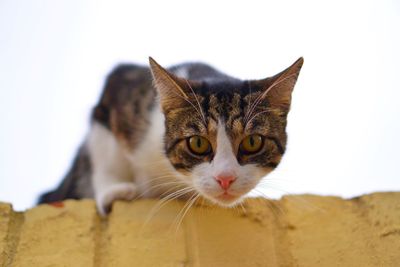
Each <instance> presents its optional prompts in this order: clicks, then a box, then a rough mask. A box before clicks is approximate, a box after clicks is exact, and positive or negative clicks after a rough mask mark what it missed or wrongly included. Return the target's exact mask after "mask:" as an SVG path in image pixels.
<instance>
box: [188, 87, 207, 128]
mask: <svg viewBox="0 0 400 267" xmlns="http://www.w3.org/2000/svg"><path fill="white" fill-rule="evenodd" d="M185 82H186V83H187V85H188V86H189V88H190V90H191V91H192V93H193V95H194V98H195V99H196V102H197V105H198V106H199V111H200V113H201V117H202V118H203V123H204V127H206V128H207V123H206V117H205V116H204V112H203V109H202V108H201V105H200V101H199V99H198V98H197V95H196V94H195V92H194V90H193V88H192V86H191V85H190V83H189V82H188V80H186V79H185Z"/></svg>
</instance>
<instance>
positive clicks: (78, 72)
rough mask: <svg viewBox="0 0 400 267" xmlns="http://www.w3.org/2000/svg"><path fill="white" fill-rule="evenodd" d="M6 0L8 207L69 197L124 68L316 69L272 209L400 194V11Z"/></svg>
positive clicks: (2, 183)
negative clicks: (80, 153)
mask: <svg viewBox="0 0 400 267" xmlns="http://www.w3.org/2000/svg"><path fill="white" fill-rule="evenodd" d="M245 3H246V4H244V2H243V1H237V2H235V1H229V2H228V1H212V0H203V1H196V2H194V1H171V0H170V1H141V2H139V1H78V0H74V1H51V0H48V1H13V0H2V1H0V122H1V131H0V201H7V202H11V203H12V204H13V205H14V208H16V209H17V210H22V209H25V208H29V207H31V206H32V205H34V203H35V201H36V198H37V196H38V195H39V194H40V193H41V192H43V191H46V190H49V189H51V188H53V187H55V186H56V185H57V184H58V183H59V182H60V181H61V179H62V177H63V175H64V174H65V172H66V171H67V169H68V168H69V165H70V163H71V160H72V159H73V157H74V155H75V152H76V149H77V148H78V146H79V145H80V143H81V142H82V141H83V139H84V137H85V134H86V133H87V131H88V119H89V114H90V110H91V107H92V106H93V105H94V104H95V103H96V101H97V99H98V97H99V94H100V92H101V88H102V86H103V82H104V78H105V76H106V75H107V73H108V72H109V71H110V70H111V68H113V66H115V65H116V64H117V63H119V62H136V63H142V64H147V59H148V56H152V57H154V58H155V59H156V60H157V61H158V62H159V63H160V64H162V65H164V66H168V65H171V64H175V63H179V62H182V61H204V62H207V63H209V64H212V65H213V66H215V67H217V68H219V69H221V70H222V71H224V72H227V73H229V74H231V75H233V76H236V77H238V78H243V79H245V78H264V77H267V76H271V75H273V74H275V73H277V72H279V71H281V70H283V69H284V68H286V67H288V66H289V65H290V64H292V63H293V62H294V61H295V60H296V59H297V58H298V57H300V56H303V57H304V58H305V65H304V67H303V70H302V73H301V75H300V78H299V80H298V83H297V86H296V88H295V91H294V95H293V104H292V110H291V112H290V114H289V125H288V133H289V146H288V150H287V153H286V155H285V157H284V160H283V161H282V164H281V165H280V166H279V168H278V169H277V170H276V171H275V172H274V173H273V174H271V175H269V176H268V177H267V178H266V179H267V181H268V179H269V181H268V182H266V184H265V185H263V186H262V188H260V190H262V192H263V193H264V194H265V195H267V196H269V197H274V198H275V197H279V196H281V195H282V194H286V193H305V192H307V193H317V194H322V195H328V194H329V195H338V196H343V197H352V196H356V195H359V194H364V193H369V192H372V191H394V190H397V191H398V190H400V170H399V165H400V160H399V159H400V155H399V153H400V118H399V116H400V104H399V99H400V93H399V89H400V88H399V82H398V76H399V74H400V73H399V62H400V52H399V50H400V49H399V47H400V30H399V26H400V4H399V2H398V1H395V0H393V1H389V0H382V1H365V0H364V1H344V0H339V1H287V0H285V1H251V0H249V1H246V2H245Z"/></svg>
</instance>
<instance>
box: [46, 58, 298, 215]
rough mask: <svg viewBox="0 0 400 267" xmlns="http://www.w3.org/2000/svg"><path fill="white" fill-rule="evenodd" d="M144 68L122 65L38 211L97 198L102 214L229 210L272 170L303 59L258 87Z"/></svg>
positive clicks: (210, 72) (192, 70)
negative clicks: (165, 203)
mask: <svg viewBox="0 0 400 267" xmlns="http://www.w3.org/2000/svg"><path fill="white" fill-rule="evenodd" d="M150 63H151V71H152V72H151V71H150V69H149V68H146V67H142V66H137V65H121V66H119V67H117V68H116V69H115V70H114V71H113V72H112V73H111V74H110V75H109V77H108V79H107V83H106V86H105V89H104V91H103V94H102V96H101V98H100V101H99V103H98V104H97V105H96V107H95V108H94V109H93V113H92V121H91V128H90V132H89V133H88V135H87V137H86V139H85V141H84V143H83V144H82V146H81V148H80V149H79V152H78V154H77V156H76V159H75V161H74V163H73V164H72V167H71V169H70V171H69V172H68V174H67V176H66V177H65V178H64V180H63V182H62V184H61V185H60V186H59V187H58V188H57V189H56V190H55V191H53V192H49V193H47V194H44V195H43V196H42V197H41V199H40V202H41V203H45V202H54V201H60V200H63V199H66V198H95V199H96V203H97V205H98V208H99V210H100V212H101V213H103V214H104V213H106V212H107V211H108V210H109V209H110V206H111V204H112V202H113V201H114V200H116V199H126V200H130V199H133V198H134V197H159V196H161V195H164V196H166V195H169V194H170V195H171V197H178V196H187V197H190V198H192V199H194V198H195V197H197V196H198V195H203V196H205V197H206V198H208V199H210V200H212V201H214V202H217V203H219V204H221V205H224V206H230V205H234V204H235V203H237V202H238V201H240V199H241V198H242V196H243V195H244V194H245V193H247V192H249V191H250V190H251V189H253V188H254V187H255V186H256V184H257V183H258V181H259V180H260V179H261V178H262V177H263V176H265V175H266V174H267V173H269V172H270V171H271V170H272V169H274V168H275V167H276V166H277V164H278V163H279V161H280V159H281V156H282V155H283V153H284V150H285V146H286V133H285V127H286V116H287V112H288V111H289V105H290V94H291V91H292V89H293V87H294V84H295V82H296V79H297V76H298V73H299V71H300V68H301V64H302V60H299V61H297V62H296V63H295V64H294V65H293V66H291V67H290V68H288V69H287V70H285V71H284V72H282V73H280V74H278V75H276V76H274V77H272V78H269V79H265V80H260V81H241V80H238V79H235V78H233V77H230V76H228V75H225V74H223V73H221V72H219V71H217V70H215V69H213V68H212V67H210V66H208V65H205V64H187V63H186V64H182V65H177V66H175V67H172V68H170V69H169V70H168V71H166V70H164V69H163V68H162V67H161V66H159V65H158V64H157V63H156V62H155V61H152V60H151V61H150ZM152 74H153V75H152ZM153 81H154V82H153ZM278 87H279V88H278ZM275 89H279V90H280V92H281V93H283V94H281V93H276V92H274V91H272V90H275ZM266 90H271V92H269V93H268V94H266ZM269 95H271V96H272V98H270V96H269ZM275 98H276V99H275ZM274 101H275V102H276V103H273V102H274ZM257 113H258V114H257ZM249 136H250V139H249ZM246 138H247V139H246ZM244 142H246V143H244ZM260 142H262V143H260ZM256 145H257V146H259V148H257V149H259V150H258V151H255V150H254V151H253V148H255V146H256ZM244 148H246V149H247V148H248V149H247V150H245V149H244ZM203 150H204V151H203ZM249 151H250V152H249ZM210 177H211V178H210Z"/></svg>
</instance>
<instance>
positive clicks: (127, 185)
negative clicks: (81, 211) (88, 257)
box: [88, 122, 138, 215]
mask: <svg viewBox="0 0 400 267" xmlns="http://www.w3.org/2000/svg"><path fill="white" fill-rule="evenodd" d="M88 148H89V155H90V160H91V164H92V186H93V190H94V197H95V199H96V204H97V208H98V210H99V212H100V214H102V215H105V214H107V213H108V212H109V211H110V210H111V205H112V203H113V201H114V200H132V199H133V198H134V197H135V196H136V195H137V191H138V189H137V186H136V185H135V183H134V182H133V175H132V169H131V165H130V162H129V161H128V160H127V158H126V156H125V154H124V152H123V149H122V148H121V146H120V144H119V143H118V141H117V139H116V137H115V136H114V135H113V133H112V132H111V131H110V130H108V129H107V128H105V127H104V126H102V125H100V124H99V123H96V122H94V123H93V124H92V128H91V131H90V134H89V136H88Z"/></svg>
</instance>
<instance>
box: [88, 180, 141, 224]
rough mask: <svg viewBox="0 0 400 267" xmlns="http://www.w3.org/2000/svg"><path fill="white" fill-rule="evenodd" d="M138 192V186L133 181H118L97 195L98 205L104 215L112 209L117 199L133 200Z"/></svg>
mask: <svg viewBox="0 0 400 267" xmlns="http://www.w3.org/2000/svg"><path fill="white" fill-rule="evenodd" d="M136 194H137V187H136V186H135V184H133V183H118V184H113V185H111V186H109V187H107V189H106V190H104V191H103V192H100V193H99V194H98V196H97V197H96V205H97V209H98V210H99V212H100V214H101V215H102V216H105V215H107V214H108V213H109V212H110V211H111V206H112V203H113V202H114V201H115V200H128V201H129V200H132V199H133V198H134V197H135V196H136Z"/></svg>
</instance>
